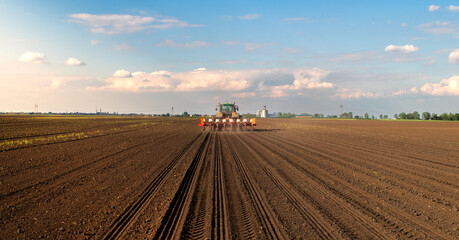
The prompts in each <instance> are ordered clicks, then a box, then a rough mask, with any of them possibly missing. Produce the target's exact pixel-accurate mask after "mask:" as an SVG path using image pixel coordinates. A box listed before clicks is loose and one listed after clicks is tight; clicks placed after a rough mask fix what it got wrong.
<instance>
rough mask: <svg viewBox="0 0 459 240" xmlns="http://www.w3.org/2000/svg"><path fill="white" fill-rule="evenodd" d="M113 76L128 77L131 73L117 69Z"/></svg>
mask: <svg viewBox="0 0 459 240" xmlns="http://www.w3.org/2000/svg"><path fill="white" fill-rule="evenodd" d="M113 77H115V78H130V77H132V74H131V73H130V72H128V71H126V70H124V69H120V70H117V71H116V72H115V73H114V74H113Z"/></svg>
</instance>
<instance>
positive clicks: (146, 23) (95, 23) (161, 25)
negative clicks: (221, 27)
mask: <svg viewBox="0 0 459 240" xmlns="http://www.w3.org/2000/svg"><path fill="white" fill-rule="evenodd" d="M69 17H70V20H69V21H71V22H75V23H79V24H84V25H87V26H89V27H90V31H91V32H93V33H103V34H122V33H133V32H141V31H144V30H147V29H168V28H175V27H202V25H198V24H189V23H188V22H185V21H180V20H178V19H176V18H156V17H144V16H136V15H120V14H101V15H96V14H88V13H76V14H70V15H69Z"/></svg>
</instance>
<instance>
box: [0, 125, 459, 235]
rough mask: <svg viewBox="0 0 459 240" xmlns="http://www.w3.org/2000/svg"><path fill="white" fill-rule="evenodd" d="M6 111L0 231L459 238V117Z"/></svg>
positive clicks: (0, 133) (0, 143)
mask: <svg viewBox="0 0 459 240" xmlns="http://www.w3.org/2000/svg"><path fill="white" fill-rule="evenodd" d="M198 123H199V119H188V118H152V117H103V116H101V117H95V116H91V117H89V116H88V117H84V116H81V117H78V116H71V117H67V116H51V117H48V116H0V236H2V237H0V238H1V239H39V238H45V239H48V238H49V239H147V238H148V239H172V238H173V239H179V238H181V239H203V238H226V239H228V238H232V239H247V238H258V239H293V238H304V239H457V238H458V236H459V228H458V226H459V123H457V122H427V121H371V120H368V121H366V120H314V119H313V120H308V119H257V127H256V130H255V131H254V132H209V131H202V130H201V128H200V127H198V126H197V125H198Z"/></svg>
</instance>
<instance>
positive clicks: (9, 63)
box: [0, 0, 459, 115]
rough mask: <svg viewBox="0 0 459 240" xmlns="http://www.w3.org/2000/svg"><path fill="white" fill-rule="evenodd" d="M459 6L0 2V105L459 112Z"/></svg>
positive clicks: (437, 3) (76, 108)
mask: <svg viewBox="0 0 459 240" xmlns="http://www.w3.org/2000/svg"><path fill="white" fill-rule="evenodd" d="M458 43H459V1H377V2H376V1H320V2H319V1H317V2H309V1H283V2H281V1H228V2H224V3H223V2H216V1H135V2H132V1H46V0H44V1H30V0H29V1H25V0H24V1H23V0H14V1H13V0H11V1H10V0H0V102H1V103H0V111H32V110H33V107H34V105H35V104H38V105H39V110H40V111H44V112H48V111H57V112H66V111H67V112H72V111H81V112H94V111H95V109H100V108H101V109H102V110H104V111H109V112H113V111H116V112H143V113H163V112H170V108H171V106H174V109H175V111H176V112H183V111H188V112H199V113H212V110H213V107H214V105H216V103H217V102H218V101H226V100H228V101H236V102H237V103H238V104H239V106H240V109H241V111H242V112H255V110H257V109H260V108H261V107H262V106H264V105H266V106H267V108H268V110H269V111H270V112H279V111H281V112H294V113H303V112H308V113H316V112H318V113H324V114H338V113H339V105H340V104H343V105H344V111H346V112H347V111H352V112H354V113H356V114H363V113H365V112H368V113H370V114H375V115H379V114H380V113H382V114H389V115H392V114H394V113H399V112H401V111H405V112H412V111H415V110H416V111H420V112H422V111H430V112H437V113H438V112H459V104H457V102H458V100H459V44H458Z"/></svg>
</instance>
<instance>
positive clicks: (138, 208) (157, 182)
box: [104, 135, 201, 239]
mask: <svg viewBox="0 0 459 240" xmlns="http://www.w3.org/2000/svg"><path fill="white" fill-rule="evenodd" d="M200 137H201V135H198V136H196V137H195V138H194V139H193V140H191V141H190V142H189V143H188V144H187V145H186V146H185V147H184V148H183V149H182V150H181V151H180V152H179V153H178V154H177V156H176V157H175V158H174V159H172V161H171V162H170V163H169V165H167V166H166V168H164V169H163V170H162V171H161V173H160V174H159V175H158V176H157V177H156V178H155V179H154V180H153V181H152V182H151V183H150V184H149V185H148V186H147V188H146V189H145V190H144V191H143V192H142V194H141V195H140V196H139V198H138V199H137V200H136V201H135V202H134V203H132V204H131V205H130V206H129V207H127V208H126V210H125V211H124V212H123V213H122V214H121V215H120V216H119V217H118V218H116V220H115V221H114V222H113V224H112V225H111V227H110V228H109V230H108V231H107V234H106V235H105V236H104V239H119V238H122V237H123V233H124V232H125V231H126V229H127V228H128V227H129V226H130V225H131V224H132V223H133V222H134V221H135V220H136V217H137V216H138V214H139V213H140V212H142V209H143V208H145V206H146V205H147V204H148V203H149V201H151V198H152V197H153V196H154V194H155V192H156V191H157V189H158V188H159V187H161V184H162V183H163V181H164V179H165V178H166V177H168V175H169V173H170V171H171V170H172V169H173V168H174V167H175V165H176V164H177V162H178V161H179V160H180V159H181V158H182V156H183V155H184V154H185V153H186V152H188V150H189V149H190V148H191V147H192V146H193V144H194V143H195V142H196V141H197V140H198V139H199V138H200Z"/></svg>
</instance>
